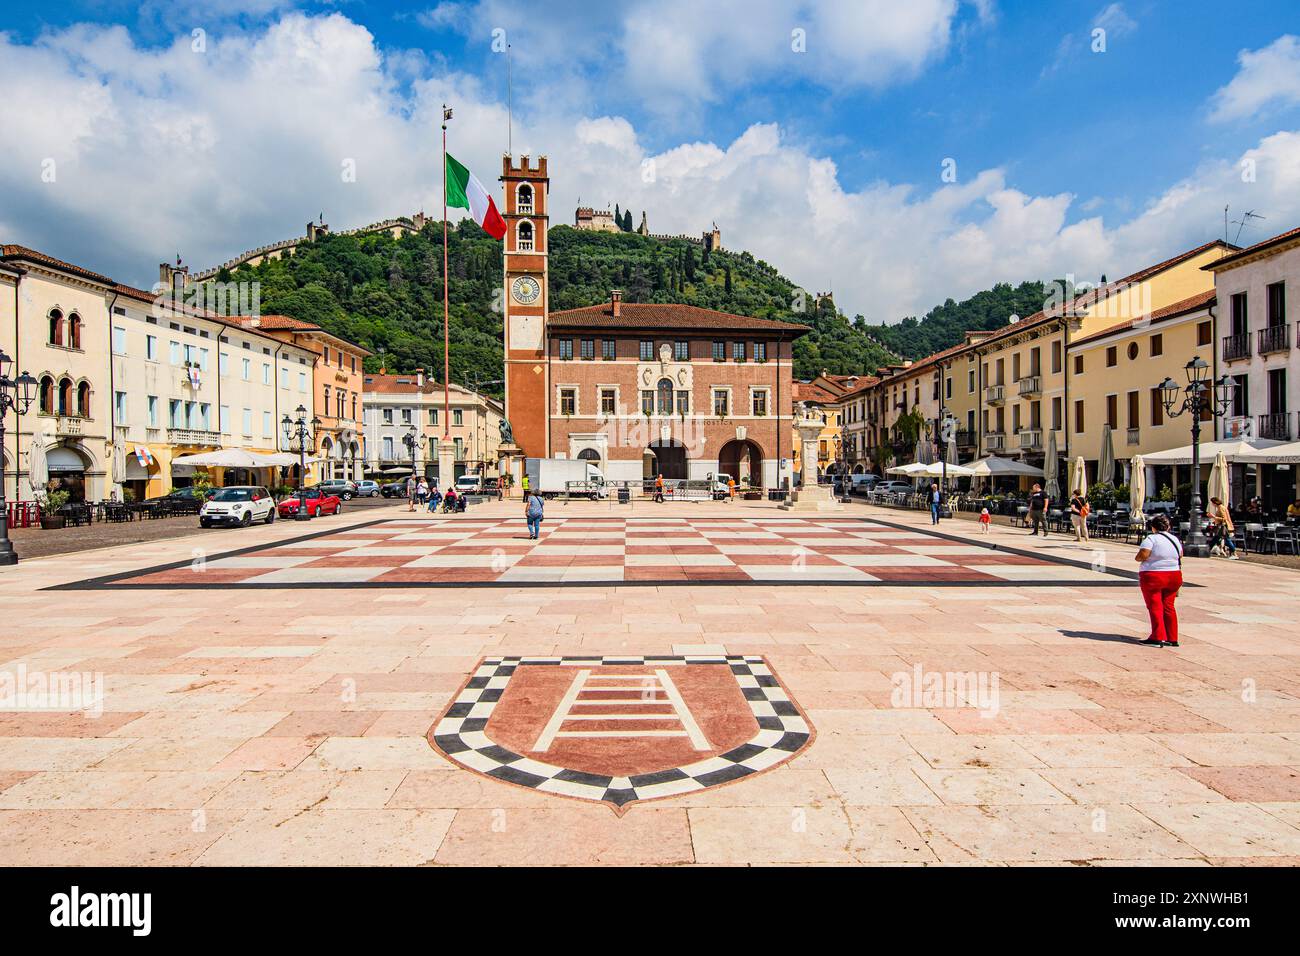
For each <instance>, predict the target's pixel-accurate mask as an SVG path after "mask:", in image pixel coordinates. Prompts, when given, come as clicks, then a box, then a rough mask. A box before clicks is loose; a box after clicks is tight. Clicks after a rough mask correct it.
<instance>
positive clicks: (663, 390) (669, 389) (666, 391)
mask: <svg viewBox="0 0 1300 956" xmlns="http://www.w3.org/2000/svg"><path fill="white" fill-rule="evenodd" d="M655 391H656V392H657V394H658V398H657V400H656V402H655V407H656V409H657V410H658V412H659V414H660V415H671V414H672V413H673V380H672V379H670V378H661V379H660V380H659V385H658V387H657V388H656V390H655Z"/></svg>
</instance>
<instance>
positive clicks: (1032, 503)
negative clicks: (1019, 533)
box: [1029, 482, 1051, 538]
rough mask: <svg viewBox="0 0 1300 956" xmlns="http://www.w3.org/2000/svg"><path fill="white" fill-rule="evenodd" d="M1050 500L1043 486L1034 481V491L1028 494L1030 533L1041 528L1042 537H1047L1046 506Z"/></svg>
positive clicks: (1034, 532)
mask: <svg viewBox="0 0 1300 956" xmlns="http://www.w3.org/2000/svg"><path fill="white" fill-rule="evenodd" d="M1049 504H1051V501H1050V500H1049V499H1048V497H1047V493H1046V492H1045V491H1043V486H1042V485H1040V484H1039V483H1038V482H1034V493H1033V494H1032V495H1030V496H1029V523H1030V525H1031V530H1030V532H1029V533H1030V535H1031V536H1032V535H1037V534H1038V529H1039V528H1042V529H1043V537H1044V538H1046V537H1047V506H1048V505H1049Z"/></svg>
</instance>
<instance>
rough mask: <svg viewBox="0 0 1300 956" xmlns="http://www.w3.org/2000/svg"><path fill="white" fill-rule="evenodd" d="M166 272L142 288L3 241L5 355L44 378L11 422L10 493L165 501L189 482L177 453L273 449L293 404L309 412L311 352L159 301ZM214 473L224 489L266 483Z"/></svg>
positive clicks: (261, 476) (0, 343)
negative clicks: (36, 473)
mask: <svg viewBox="0 0 1300 956" xmlns="http://www.w3.org/2000/svg"><path fill="white" fill-rule="evenodd" d="M161 271H162V277H163V279H164V281H163V282H160V283H159V285H158V287H157V288H156V290H155V291H146V290H143V289H137V288H133V287H131V286H127V285H122V284H120V283H117V282H115V281H113V280H112V279H110V278H108V277H107V276H102V275H99V274H97V273H94V272H91V271H90V270H87V269H83V268H81V267H79V266H75V265H72V264H71V263H67V262H62V261H60V260H58V259H55V258H53V257H51V256H48V255H45V254H44V253H40V252H36V251H34V250H31V249H26V248H23V247H20V246H3V247H0V348H3V349H4V350H5V352H7V353H8V354H9V355H11V356H12V357H14V359H15V362H16V365H17V367H18V369H19V371H23V370H26V371H28V372H30V373H31V374H32V375H33V376H34V377H35V378H36V379H37V381H38V399H37V402H36V403H35V404H34V405H33V406H32V408H31V410H30V411H29V412H28V413H27V414H26V415H23V416H16V417H11V418H10V419H9V420H7V421H6V425H7V426H8V428H9V431H8V433H7V435H6V442H5V444H6V448H5V456H4V461H5V489H6V494H7V495H12V496H13V498H14V499H18V498H21V499H24V500H31V499H32V498H33V497H35V496H36V493H37V492H38V491H39V492H44V491H45V490H48V489H53V488H66V489H67V490H68V491H69V492H70V493H71V494H72V497H73V499H74V500H80V499H83V498H84V499H85V500H88V501H99V500H103V499H106V498H112V497H116V498H119V499H121V498H123V497H134V498H137V499H138V498H142V497H151V496H155V495H160V494H165V493H166V492H167V491H169V490H171V488H172V487H174V486H176V485H184V484H187V483H189V481H191V480H192V479H193V477H194V470H193V468H191V467H188V466H185V465H183V464H173V460H174V459H176V458H179V457H181V456H183V455H189V454H195V453H201V452H205V451H213V450H215V449H218V448H244V449H248V450H250V451H257V452H265V453H274V452H276V451H278V450H280V446H281V445H282V444H283V437H282V435H281V428H280V419H281V417H283V415H284V414H286V413H291V412H292V410H293V409H294V408H296V407H297V406H298V405H299V404H301V405H304V406H305V407H306V408H307V411H308V417H309V418H310V416H311V414H312V408H313V399H314V394H313V389H312V384H311V383H312V362H313V360H314V359H315V353H313V352H311V351H310V350H308V349H305V348H301V347H299V346H297V345H293V344H288V343H284V342H281V341H279V340H277V339H275V338H273V337H272V336H270V335H267V334H263V333H259V332H257V331H256V330H248V329H244V328H242V327H241V326H240V325H239V324H238V321H237V320H234V319H227V318H223V317H220V316H216V315H212V314H208V313H202V312H198V311H195V310H193V309H189V308H187V307H185V306H184V305H183V304H180V303H178V302H176V301H175V300H173V299H172V298H170V297H169V296H167V295H165V294H164V295H160V294H159V293H160V292H163V293H165V292H167V291H169V289H170V288H171V287H170V286H169V285H168V284H167V283H166V280H167V279H169V278H171V276H170V273H171V272H172V270H171V268H170V267H167V266H164V267H162V270H161ZM177 288H178V289H179V288H181V286H179V285H178V286H177ZM15 308H16V310H17V315H16V317H15ZM15 331H16V333H17V334H15ZM34 436H35V437H36V438H37V440H38V441H39V443H40V445H41V447H42V448H43V449H44V452H45V453H44V458H45V463H46V469H47V471H48V476H49V480H48V481H47V482H45V483H38V484H41V487H39V488H37V487H33V482H32V480H31V475H30V471H29V469H30V466H31V445H32V441H33V437H34ZM209 476H210V477H211V478H212V479H214V480H215V481H217V482H218V483H224V484H232V483H239V482H245V481H254V480H256V481H266V480H271V477H272V476H271V475H270V474H269V472H262V473H258V474H249V473H243V472H239V471H237V470H230V469H227V470H225V471H223V470H220V469H217V470H209ZM308 477H309V479H310V478H311V477H312V476H311V475H310V474H309V476H308ZM128 493H129V494H128Z"/></svg>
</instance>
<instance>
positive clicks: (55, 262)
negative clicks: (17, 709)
mask: <svg viewBox="0 0 1300 956" xmlns="http://www.w3.org/2000/svg"><path fill="white" fill-rule="evenodd" d="M0 259H20V260H22V259H25V260H27V261H28V262H36V263H40V264H41V265H44V266H49V267H50V268H53V269H59V270H61V271H63V272H70V273H72V274H73V275H76V276H81V277H82V278H83V279H92V280H93V281H95V282H102V283H104V284H105V285H115V283H114V282H113V280H112V279H110V278H109V277H108V276H105V275H100V274H99V273H98V272H91V271H90V270H89V269H83V268H82V267H81V266H74V265H73V264H72V263H71V262H64V261H63V260H62V259H56V258H54V257H53V256H47V255H46V254H45V253H43V252H37V251H36V250H35V249H28V248H27V247H26V246H17V245H0Z"/></svg>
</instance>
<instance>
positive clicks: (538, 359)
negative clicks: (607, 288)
mask: <svg viewBox="0 0 1300 956" xmlns="http://www.w3.org/2000/svg"><path fill="white" fill-rule="evenodd" d="M501 182H502V183H504V184H505V203H506V208H505V214H504V218H505V221H506V235H505V240H504V242H505V299H504V306H503V313H504V323H503V325H504V329H505V393H506V418H507V419H509V420H510V425H511V427H512V429H513V430H514V438H515V444H517V445H518V446H519V447H520V448H521V449H523V453H524V455H525V457H529V458H545V457H549V456H550V453H551V449H550V416H549V413H548V410H549V407H550V403H549V402H548V400H547V392H548V389H549V388H550V382H549V378H550V375H549V370H548V363H547V355H546V316H547V311H548V309H549V308H550V302H549V301H548V297H549V289H548V286H547V278H548V274H547V239H546V229H547V224H548V222H549V220H550V216H549V215H548V208H547V203H548V201H549V197H548V196H547V191H548V188H549V186H550V182H551V181H550V179H549V178H548V177H547V175H546V157H545V156H538V157H537V160H536V163H535V164H530V163H529V157H527V156H521V157H519V161H518V162H515V159H514V157H512V156H509V155H506V156H504V157H502V160H501Z"/></svg>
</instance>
